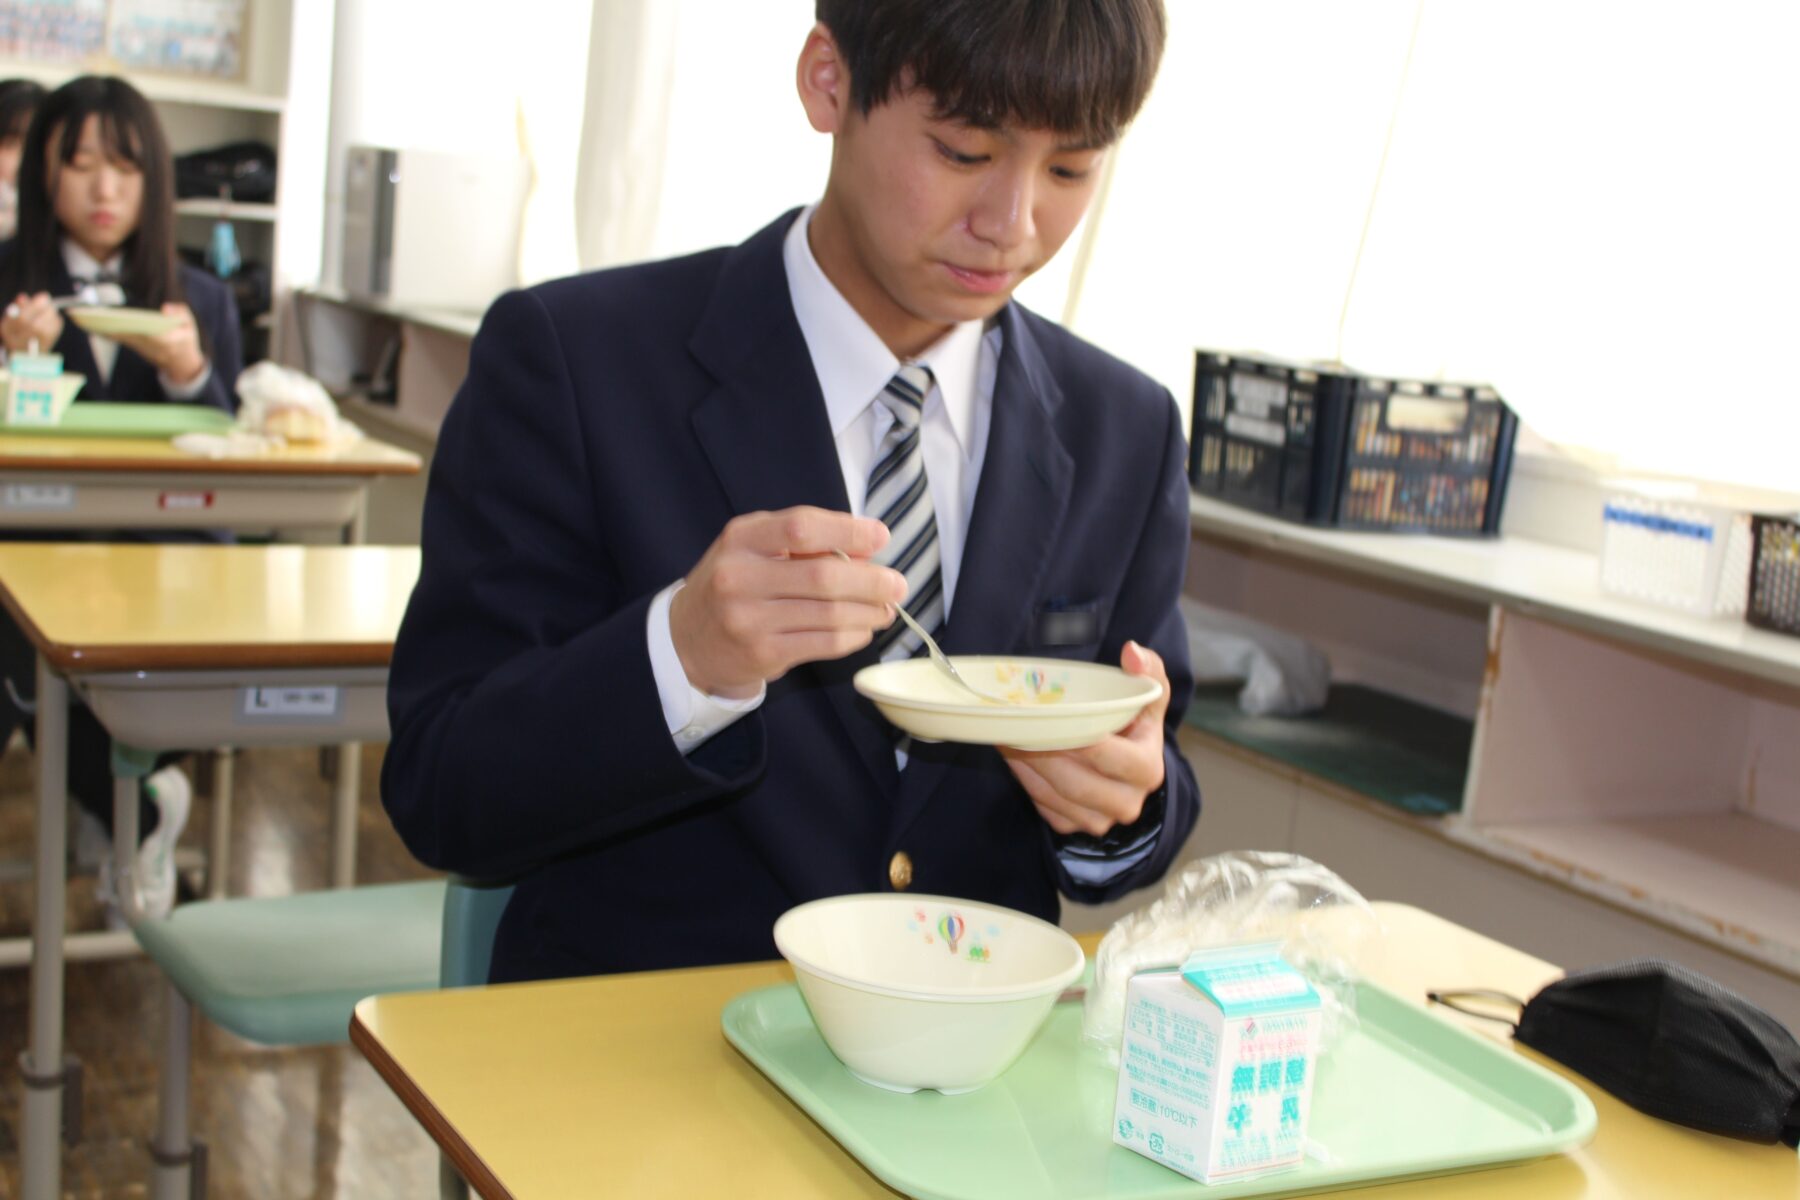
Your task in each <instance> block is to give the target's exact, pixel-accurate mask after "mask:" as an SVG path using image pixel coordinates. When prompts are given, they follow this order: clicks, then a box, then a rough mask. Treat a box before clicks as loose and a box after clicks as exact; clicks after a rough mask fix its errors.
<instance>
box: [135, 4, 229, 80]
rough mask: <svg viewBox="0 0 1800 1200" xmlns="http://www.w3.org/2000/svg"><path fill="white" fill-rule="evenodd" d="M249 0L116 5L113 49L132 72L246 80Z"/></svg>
mask: <svg viewBox="0 0 1800 1200" xmlns="http://www.w3.org/2000/svg"><path fill="white" fill-rule="evenodd" d="M248 2H249V0H112V14H111V18H110V19H109V21H108V22H107V38H106V43H107V49H108V50H109V51H110V52H111V54H112V57H113V58H114V59H115V60H117V62H118V64H119V66H120V67H122V68H124V69H125V70H128V71H170V72H174V73H176V74H181V75H205V76H208V77H210V78H213V79H242V78H243V76H244V9H245V7H246V5H247V4H248Z"/></svg>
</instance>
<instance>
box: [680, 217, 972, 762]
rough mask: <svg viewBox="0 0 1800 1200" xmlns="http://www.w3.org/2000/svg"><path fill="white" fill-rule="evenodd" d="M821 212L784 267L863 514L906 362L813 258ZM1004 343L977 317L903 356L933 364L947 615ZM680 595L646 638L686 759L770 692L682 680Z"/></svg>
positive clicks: (930, 476) (931, 462) (934, 448)
mask: <svg viewBox="0 0 1800 1200" xmlns="http://www.w3.org/2000/svg"><path fill="white" fill-rule="evenodd" d="M816 207H817V206H816V205H815V206H813V208H808V209H807V210H806V211H805V212H803V213H801V214H800V217H799V219H798V220H796V221H795V222H794V224H793V227H792V228H790V229H789V230H788V235H787V240H786V242H785V243H783V246H782V258H783V262H784V264H785V266H786V268H787V281H788V296H789V298H790V299H791V300H792V301H793V305H794V315H795V316H796V317H797V318H798V319H799V323H800V333H801V335H802V336H803V337H804V338H805V340H806V349H807V352H808V354H809V355H810V356H811V358H812V364H813V370H814V371H815V372H816V373H817V374H818V377H819V390H820V392H821V393H823V395H824V397H825V412H826V416H827V418H828V419H829V420H830V422H831V432H832V436H833V437H834V438H835V439H836V441H837V452H838V465H839V467H841V468H842V470H843V473H844V494H845V495H846V496H847V497H848V498H849V501H850V510H851V511H852V512H853V513H855V514H856V515H858V516H861V515H863V501H864V499H865V497H866V493H867V491H868V486H869V471H870V469H871V468H872V467H873V466H874V465H875V458H876V450H877V448H878V447H879V446H880V445H881V439H882V438H883V437H884V436H885V435H886V434H887V431H888V427H889V426H891V425H892V424H893V421H894V417H893V414H892V413H890V412H889V411H888V409H887V406H886V405H884V404H881V403H879V402H878V397H879V396H880V395H881V392H882V389H883V388H885V387H886V386H887V382H888V380H890V379H892V378H893V377H894V373H895V372H896V371H898V370H899V369H900V368H901V367H902V366H904V365H906V364H905V363H903V362H902V361H901V360H900V359H898V358H896V357H895V356H894V353H893V351H891V350H889V349H888V348H887V345H886V343H884V342H883V341H882V340H881V338H880V337H879V336H877V334H876V333H875V331H874V330H873V329H870V328H869V325H868V322H866V321H864V320H863V319H862V317H861V316H859V315H858V314H857V312H856V310H855V309H854V308H852V307H851V306H850V302H849V301H848V300H846V299H844V296H843V293H841V292H839V291H838V290H837V288H836V287H835V286H833V285H832V283H831V281H830V280H829V279H827V278H826V277H825V272H824V271H823V270H821V269H820V267H819V262H818V259H816V258H814V257H813V252H812V245H811V243H810V242H809V241H808V238H807V232H808V230H809V229H810V228H811V226H812V215H813V211H814V208H816ZM1001 341H1002V338H1001V331H1000V327H999V325H998V324H996V325H994V326H993V327H992V328H987V329H984V327H983V323H982V322H980V321H966V322H964V323H963V324H961V325H956V326H953V327H952V328H951V329H950V331H949V332H948V333H946V334H944V336H943V337H941V338H939V339H938V341H937V342H935V343H934V344H933V345H932V346H931V347H930V348H929V349H927V350H926V351H925V352H924V353H923V354H921V355H919V356H918V357H917V358H915V359H911V360H909V361H911V362H916V363H920V364H922V365H924V366H928V367H930V368H931V373H932V379H933V382H934V386H933V387H932V389H931V392H930V394H929V395H927V396H926V397H925V404H924V407H923V409H922V410H921V412H920V418H919V430H920V434H919V436H920V439H921V441H922V443H923V446H922V452H923V454H924V456H925V475H926V479H927V481H928V483H929V484H930V487H931V503H932V507H933V508H934V509H935V510H936V519H937V529H938V549H939V558H940V570H941V571H942V572H943V578H944V615H945V618H946V619H948V617H949V614H950V611H951V607H952V605H953V604H954V603H955V599H956V581H957V577H958V574H959V572H960V569H961V567H962V551H963V543H964V541H965V540H966V539H967V537H968V531H969V515H970V513H971V512H973V511H974V507H975V489H976V487H977V486H978V485H979V484H980V482H981V465H982V462H983V461H984V460H985V459H986V457H987V438H988V424H989V421H990V419H991V417H992V414H993V407H994V378H995V376H996V374H997V373H998V371H999V365H1000V348H1001ZM680 587H681V581H677V582H675V583H673V584H671V585H669V586H668V587H667V588H665V589H663V591H661V592H660V593H658V594H657V596H656V598H655V600H654V601H652V602H651V605H650V612H649V616H648V619H647V621H646V630H645V632H646V636H647V638H648V641H649V646H650V666H651V669H652V671H653V672H654V673H655V676H656V689H657V693H658V696H659V697H660V699H661V701H662V709H663V719H664V720H665V721H666V722H667V724H668V728H669V733H670V734H671V736H673V737H674V739H675V744H676V745H677V746H679V747H680V748H681V751H682V753H684V754H685V753H688V752H691V751H692V750H693V749H694V748H695V747H697V746H699V745H701V744H702V743H703V742H705V741H706V740H707V739H708V738H710V737H712V736H713V735H714V734H716V733H718V732H719V730H721V729H724V728H725V727H726V726H727V725H730V724H731V723H732V722H733V721H736V720H737V719H738V718H739V717H741V716H743V715H744V714H745V713H747V712H750V711H752V710H753V709H755V708H756V707H757V706H758V705H760V704H761V703H762V701H763V696H764V694H765V693H764V692H761V691H759V692H758V693H757V694H756V695H755V696H752V697H750V698H748V699H745V700H728V699H725V698H723V697H719V696H712V695H709V694H707V693H706V692H703V691H701V690H699V689H698V688H696V687H694V686H693V685H692V684H691V683H689V682H688V678H687V675H686V673H685V672H684V671H683V670H682V669H681V659H680V657H679V656H678V655H677V654H676V653H675V642H674V638H673V636H672V635H671V634H670V631H669V602H670V601H671V600H672V599H673V598H674V595H675V593H676V591H678V590H679V589H680ZM902 762H904V759H902Z"/></svg>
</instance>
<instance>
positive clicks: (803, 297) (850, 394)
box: [782, 204, 983, 456]
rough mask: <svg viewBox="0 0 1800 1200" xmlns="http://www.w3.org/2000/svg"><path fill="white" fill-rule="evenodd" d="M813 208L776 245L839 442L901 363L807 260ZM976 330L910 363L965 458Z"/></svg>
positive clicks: (954, 332)
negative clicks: (931, 388) (930, 385)
mask: <svg viewBox="0 0 1800 1200" xmlns="http://www.w3.org/2000/svg"><path fill="white" fill-rule="evenodd" d="M817 208H818V205H816V204H815V205H812V206H811V207H809V208H808V209H807V210H806V211H805V212H803V213H801V214H800V217H799V219H798V220H796V221H795V222H794V224H793V226H792V227H791V228H789V230H788V234H787V239H786V241H785V242H784V243H783V244H782V260H783V263H784V264H785V265H786V267H787V278H788V295H789V296H790V298H791V299H792V300H793V303H794V316H795V317H796V318H798V320H799V322H800V333H801V335H802V336H803V337H804V338H805V339H806V349H807V351H808V353H810V354H811V355H812V361H813V370H814V371H815V372H816V373H817V375H818V377H819V389H820V391H821V392H823V393H824V396H825V411H826V413H827V415H829V417H830V418H831V433H832V436H833V437H838V436H841V435H842V434H843V432H844V430H845V429H847V428H848V427H849V426H850V425H851V423H853V422H854V421H855V420H856V419H857V418H858V417H860V416H861V415H862V414H863V412H864V411H865V410H866V409H867V408H868V407H869V405H870V404H872V403H874V401H875V398H876V397H877V396H879V395H880V394H881V389H882V388H884V387H886V386H887V382H888V380H890V379H892V378H893V377H894V372H896V371H898V370H899V369H900V367H901V366H902V365H904V364H902V363H901V361H900V360H899V359H898V358H895V357H894V353H893V351H891V350H889V349H888V348H887V345H886V343H884V342H883V341H882V340H881V338H880V337H879V336H877V334H876V333H875V331H874V330H873V329H870V328H869V324H868V322H867V321H864V320H863V319H862V316H861V315H860V314H859V313H858V312H857V311H856V309H854V308H852V307H851V305H850V302H849V301H848V300H846V299H844V296H843V293H842V292H839V291H838V290H837V287H836V286H835V285H834V284H833V283H832V282H831V280H829V279H827V278H826V277H825V272H824V271H823V270H822V269H821V268H820V267H819V260H818V259H816V258H814V257H813V252H812V245H811V243H810V242H809V241H808V239H807V230H808V229H809V228H810V227H811V226H812V216H813V212H814V211H815V210H816V209H817ZM982 329H983V325H982V322H980V321H964V322H963V323H961V324H960V325H955V326H952V327H951V329H950V331H949V332H948V333H946V334H945V335H944V336H943V337H941V338H939V339H938V340H937V341H936V342H934V343H932V345H931V347H930V348H929V349H927V350H926V351H925V352H924V353H923V354H921V355H919V356H918V358H916V359H914V360H912V361H914V362H918V363H921V364H923V365H925V366H928V367H930V368H931V373H932V377H933V378H934V379H935V380H936V381H937V393H936V394H937V395H938V396H939V397H940V398H941V400H942V403H943V405H944V411H945V413H946V414H947V415H948V416H949V418H950V427H951V429H952V430H953V431H954V432H955V434H956V441H957V445H958V446H959V447H960V448H961V450H962V452H963V454H964V455H965V456H966V455H967V454H968V453H969V434H970V431H971V429H972V427H973V425H974V421H975V404H976V400H977V396H976V391H977V379H978V375H979V367H980V361H981V339H982ZM927 403H929V401H927Z"/></svg>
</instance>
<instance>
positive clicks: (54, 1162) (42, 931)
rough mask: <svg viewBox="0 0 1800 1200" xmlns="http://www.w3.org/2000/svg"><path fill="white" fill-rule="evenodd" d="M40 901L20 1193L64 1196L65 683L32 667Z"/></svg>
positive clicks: (34, 923) (46, 1198) (29, 1199)
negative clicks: (35, 687)
mask: <svg viewBox="0 0 1800 1200" xmlns="http://www.w3.org/2000/svg"><path fill="white" fill-rule="evenodd" d="M37 701H38V706H37V866H36V869H37V900H36V905H35V907H34V909H33V912H32V917H31V941H32V950H31V1040H30V1042H29V1044H28V1046H27V1048H26V1051H25V1053H24V1055H23V1060H24V1061H23V1065H24V1075H25V1112H24V1139H23V1141H24V1144H23V1146H22V1147H21V1155H20V1157H21V1158H22V1160H23V1163H22V1167H23V1170H22V1172H21V1174H22V1182H23V1185H24V1187H23V1195H24V1197H25V1200H52V1198H53V1197H58V1196H61V1195H62V1145H61V1142H62V1134H63V1086H64V1083H65V1076H66V1075H67V1073H68V1068H67V1067H66V1066H65V1064H64V1062H63V1045H62V1038H63V926H64V913H63V904H64V899H65V896H64V891H63V889H64V885H65V883H66V875H67V871H68V862H67V859H66V858H65V854H66V852H67V850H68V845H67V843H68V820H69V813H68V804H69V799H68V797H69V792H68V776H69V759H68V754H69V687H68V684H67V683H65V682H64V681H63V679H62V678H61V677H60V676H58V675H57V674H56V673H55V672H53V671H52V670H51V669H50V666H49V664H48V663H46V662H45V661H44V660H43V659H42V658H41V657H40V658H39V659H38V668H37Z"/></svg>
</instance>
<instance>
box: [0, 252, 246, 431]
mask: <svg viewBox="0 0 1800 1200" xmlns="http://www.w3.org/2000/svg"><path fill="white" fill-rule="evenodd" d="M12 250H13V243H12V242H7V243H5V245H4V246H0V268H3V265H4V262H5V259H6V258H7V257H8V256H10V255H11V253H12ZM178 269H179V270H180V271H181V287H182V290H183V292H184V293H185V294H184V296H183V297H182V299H183V300H184V301H185V302H186V303H187V306H188V307H189V308H191V309H193V310H194V323H195V324H196V325H198V326H199V327H200V341H201V345H202V346H203V347H204V348H205V350H206V354H207V358H208V359H209V360H210V361H211V363H212V378H210V379H208V380H207V381H206V387H205V388H204V389H202V390H201V392H200V394H199V395H197V396H195V397H193V399H192V400H191V401H189V403H193V404H210V405H212V406H213V407H214V408H220V409H223V410H225V411H226V412H228V413H234V412H236V411H237V407H238V397H237V377H238V373H239V372H241V371H242V370H243V369H244V351H243V333H242V331H241V329H240V327H239V324H238V309H237V301H236V300H234V299H233V298H232V295H231V289H230V288H229V287H227V286H226V285H225V284H224V283H223V282H221V281H220V280H219V279H217V278H216V277H214V276H212V275H210V274H208V273H207V272H205V271H202V270H200V269H199V268H197V267H190V266H188V265H187V264H186V263H182V264H180V267H179V268H178ZM74 290H75V284H74V281H73V280H72V279H70V278H69V272H68V271H67V270H66V269H65V268H64V267H63V265H62V263H61V261H60V260H59V261H58V262H57V264H56V269H55V270H54V271H53V272H52V274H51V277H50V294H51V295H53V296H66V295H69V294H70V293H72V292H73V291H74ZM4 299H5V300H6V301H7V302H10V301H11V299H12V297H11V296H7V297H5V298H4ZM126 299H127V301H128V302H132V303H136V301H135V300H134V299H133V298H132V296H131V293H130V289H129V288H127V290H126ZM54 349H55V350H56V352H57V353H58V354H60V355H62V356H63V370H65V371H73V372H79V373H80V374H82V375H85V376H87V382H86V383H85V384H83V385H82V388H81V393H80V395H78V396H76V397H75V399H76V402H77V403H80V402H81V401H83V400H115V401H120V402H129V403H134V404H158V403H161V402H163V401H167V400H170V399H171V397H170V396H169V395H168V393H166V392H164V391H163V386H162V381H161V380H160V379H158V378H157V375H156V368H155V367H153V366H151V365H150V363H149V362H148V361H146V360H145V359H144V358H142V357H141V356H139V355H138V353H137V352H136V351H135V350H130V349H127V348H126V347H124V346H120V347H119V357H118V359H117V360H116V361H114V363H113V374H112V378H111V379H110V380H102V379H101V378H100V367H99V364H98V363H97V362H96V361H95V359H94V347H93V343H91V342H90V341H89V340H88V335H87V334H86V333H85V332H83V331H82V329H81V328H80V327H79V326H78V325H76V324H75V322H74V321H72V320H68V319H66V318H65V319H64V321H63V332H62V336H61V337H59V338H57V339H56V346H55V347H54Z"/></svg>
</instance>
